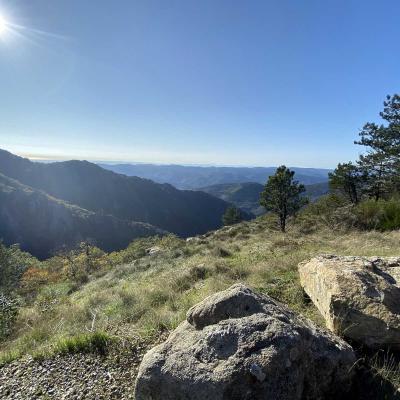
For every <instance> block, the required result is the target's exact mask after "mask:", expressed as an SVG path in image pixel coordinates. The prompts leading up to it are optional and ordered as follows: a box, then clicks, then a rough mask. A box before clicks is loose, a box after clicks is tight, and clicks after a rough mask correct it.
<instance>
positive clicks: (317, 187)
mask: <svg viewBox="0 0 400 400" xmlns="http://www.w3.org/2000/svg"><path fill="white" fill-rule="evenodd" d="M199 190H202V191H204V192H206V193H209V194H211V195H213V196H215V197H218V198H220V199H222V200H225V201H227V202H229V203H233V204H234V205H235V206H236V207H238V208H241V209H242V210H244V211H246V212H248V213H251V214H254V215H261V214H263V213H264V212H265V209H264V208H263V207H261V206H260V194H261V192H262V191H263V190H264V185H262V184H260V183H255V182H244V183H223V184H220V185H212V186H207V187H204V188H200V189H199ZM328 191H329V186H328V182H322V183H314V184H311V185H306V192H305V196H307V197H309V198H310V199H311V200H315V199H317V198H318V197H321V196H323V195H324V194H327V193H328Z"/></svg>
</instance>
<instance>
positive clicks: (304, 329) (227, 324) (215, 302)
mask: <svg viewBox="0 0 400 400" xmlns="http://www.w3.org/2000/svg"><path fill="white" fill-rule="evenodd" d="M354 361H355V356H354V353H353V350H352V348H351V347H350V346H349V345H348V344H346V343H345V342H344V341H342V340H341V339H339V338H337V337H335V336H334V335H332V334H330V333H327V332H324V331H322V330H320V329H317V328H316V327H315V326H313V325H312V324H311V322H309V321H307V320H304V319H302V318H300V317H298V316H297V315H296V314H294V313H293V312H291V311H290V310H288V309H287V308H286V307H284V306H283V305H281V304H279V303H278V302H276V301H275V300H273V299H272V298H270V297H268V296H262V295H258V294H256V293H255V292H253V291H252V290H251V289H249V288H248V287H246V286H244V285H240V284H239V285H234V286H232V287H231V288H229V289H228V290H226V291H223V292H220V293H217V294H215V295H212V296H210V297H208V298H206V299H205V300H204V301H203V302H201V303H200V304H197V305H196V306H194V307H193V308H191V309H190V310H189V312H188V314H187V320H186V321H184V322H183V323H182V324H181V325H180V326H179V327H178V328H177V329H176V330H175V331H174V332H173V333H172V334H171V335H170V337H169V338H168V340H167V341H166V342H165V343H163V344H162V345H159V346H157V347H155V348H153V349H152V350H150V352H148V353H147V354H146V356H145V357H144V359H143V361H142V364H141V366H140V369H139V373H138V377H137V380H136V387H135V399H136V400H150V399H151V400H158V399H160V400H161V399H162V400H183V399H185V400H186V399H191V400H206V399H207V400H208V399H210V400H225V399H226V400H227V399H230V400H235V399H241V400H243V399H252V400H262V399H265V400H266V399H268V400H270V399H274V400H284V399H285V400H286V399H287V400H289V399H290V400H296V399H322V398H324V399H328V398H335V397H336V396H337V397H338V398H339V397H340V395H342V394H343V393H344V392H346V391H347V390H348V389H349V388H350V385H351V377H352V372H351V367H352V365H353V363H354Z"/></svg>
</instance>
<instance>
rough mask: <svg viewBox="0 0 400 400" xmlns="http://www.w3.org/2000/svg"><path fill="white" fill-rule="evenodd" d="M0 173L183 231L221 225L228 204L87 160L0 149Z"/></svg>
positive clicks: (81, 202)
mask: <svg viewBox="0 0 400 400" xmlns="http://www.w3.org/2000/svg"><path fill="white" fill-rule="evenodd" d="M0 173H3V174H4V175H6V176H9V177H11V178H13V179H17V180H18V181H20V182H21V183H23V184H26V185H28V186H31V187H34V188H37V189H40V190H43V191H45V192H46V193H48V194H50V195H52V196H54V197H56V198H59V199H62V200H66V201H68V202H70V203H72V204H76V205H78V206H80V207H82V208H85V209H87V210H91V211H95V212H100V213H102V214H110V215H113V216H115V217H117V218H120V219H126V220H130V221H139V222H146V223H149V224H152V225H155V226H157V227H160V228H162V229H165V230H167V231H169V232H173V233H175V234H178V235H181V236H193V235H196V234H199V233H204V232H207V231H209V230H212V229H216V228H218V227H220V226H221V220H222V215H223V213H224V211H225V210H226V208H227V207H228V204H227V203H226V202H224V201H223V200H220V199H217V198H215V197H213V196H211V195H209V194H206V193H204V192H195V191H181V190H177V189H175V188H174V187H173V186H171V185H168V184H163V185H161V184H156V183H154V182H152V181H149V180H146V179H141V178H137V177H127V176H125V175H120V174H116V173H114V172H111V171H107V170H105V169H103V168H101V167H99V166H98V165H96V164H92V163H89V162H87V161H66V162H56V163H50V164H44V163H37V162H32V161H29V160H27V159H24V158H21V157H18V156H15V155H13V154H11V153H9V152H7V151H4V150H0Z"/></svg>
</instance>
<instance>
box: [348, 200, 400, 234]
mask: <svg viewBox="0 0 400 400" xmlns="http://www.w3.org/2000/svg"><path fill="white" fill-rule="evenodd" d="M354 214H355V215H356V217H357V224H358V226H359V227H360V228H362V229H377V230H381V231H386V230H394V229H400V199H397V198H392V199H390V200H378V201H376V200H373V199H369V200H365V201H363V202H362V203H360V204H358V205H357V207H355V209H354Z"/></svg>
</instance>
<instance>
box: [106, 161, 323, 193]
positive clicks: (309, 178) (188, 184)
mask: <svg viewBox="0 0 400 400" xmlns="http://www.w3.org/2000/svg"><path fill="white" fill-rule="evenodd" d="M100 165H101V166H102V167H103V168H106V169H109V170H110V171H114V172H117V173H120V174H125V175H128V176H139V177H141V178H146V179H151V180H152V181H154V182H159V183H169V184H171V185H174V186H175V187H177V188H179V189H196V188H199V187H206V186H211V185H216V184H222V183H242V182H257V183H262V184H265V182H266V180H267V179H268V176H270V175H273V174H274V173H275V170H276V168H275V167H265V168H264V167H257V168H246V167H197V166H183V165H154V164H100ZM291 169H292V170H293V171H295V172H296V179H298V180H299V181H300V182H301V183H304V184H305V185H309V184H313V183H318V182H323V181H327V180H328V172H330V170H327V169H318V168H297V167H293V168H291Z"/></svg>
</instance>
